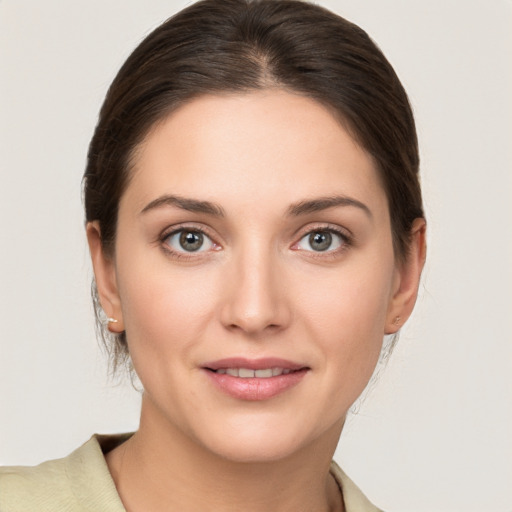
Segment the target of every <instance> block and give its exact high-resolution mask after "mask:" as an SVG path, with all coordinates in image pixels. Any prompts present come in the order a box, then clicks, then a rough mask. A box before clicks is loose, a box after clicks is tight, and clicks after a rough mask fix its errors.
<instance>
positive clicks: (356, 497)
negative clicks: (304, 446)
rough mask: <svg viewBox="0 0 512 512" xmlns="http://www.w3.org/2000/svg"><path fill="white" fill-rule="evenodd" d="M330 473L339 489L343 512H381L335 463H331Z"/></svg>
mask: <svg viewBox="0 0 512 512" xmlns="http://www.w3.org/2000/svg"><path fill="white" fill-rule="evenodd" d="M330 471H331V475H332V476H333V477H334V479H335V480H336V483H337V484H338V486H339V487H340V489H341V492H342V495H343V502H344V504H345V512H382V510H380V509H379V508H377V507H376V506H375V505H373V504H372V503H371V502H370V501H369V500H368V498H367V497H366V496H365V495H364V494H363V493H362V491H361V490H360V489H359V487H357V485H356V484H355V483H354V482H353V481H352V480H351V479H350V478H349V477H348V476H347V475H346V474H345V473H344V472H343V470H342V469H341V468H340V467H339V466H338V464H336V462H334V461H332V463H331V470H330Z"/></svg>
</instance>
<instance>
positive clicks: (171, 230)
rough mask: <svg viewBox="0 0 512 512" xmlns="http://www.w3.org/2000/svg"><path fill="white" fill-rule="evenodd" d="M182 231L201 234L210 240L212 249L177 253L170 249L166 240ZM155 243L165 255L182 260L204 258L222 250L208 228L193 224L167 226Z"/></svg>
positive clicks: (184, 223)
mask: <svg viewBox="0 0 512 512" xmlns="http://www.w3.org/2000/svg"><path fill="white" fill-rule="evenodd" d="M182 231H190V232H197V233H201V234H202V235H203V236H204V237H206V238H208V239H209V240H210V242H211V243H212V244H213V247H212V248H210V249H209V250H206V251H201V250H199V251H191V252H188V251H178V250H176V249H174V248H172V247H171V246H170V245H169V244H168V243H166V240H168V239H169V237H171V236H172V235H175V234H177V233H180V232H182ZM157 242H158V243H159V245H160V246H161V247H162V250H164V251H165V252H166V253H167V254H169V255H171V256H173V257H175V258H182V259H191V258H198V257H204V256H206V255H207V254H208V253H210V252H215V251H219V250H220V249H222V246H221V245H220V244H219V243H218V242H217V241H216V237H215V236H214V235H212V234H211V233H210V230H209V229H208V228H206V227H205V226H204V225H199V224H196V223H194V222H183V223H179V224H175V225H172V226H168V227H167V228H166V229H164V230H163V231H162V232H161V234H160V235H159V236H158V240H157Z"/></svg>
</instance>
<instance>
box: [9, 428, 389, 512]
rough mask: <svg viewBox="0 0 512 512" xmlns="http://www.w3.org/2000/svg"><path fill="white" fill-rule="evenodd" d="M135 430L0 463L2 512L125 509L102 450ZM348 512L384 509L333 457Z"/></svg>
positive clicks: (122, 511)
mask: <svg viewBox="0 0 512 512" xmlns="http://www.w3.org/2000/svg"><path fill="white" fill-rule="evenodd" d="M130 435H131V434H122V435H116V436H104V435H95V436H93V437H92V438H91V439H90V440H89V441H87V442H86V443H85V444H84V445H82V446H81V447H80V448H78V449H77V450H75V451H74V452H73V453H71V454H70V455H68V456H67V457H64V458H63V459H57V460H50V461H48V462H43V463H42V464H40V465H39V466H34V467H23V466H11V467H4V468H0V511H1V512H36V511H37V512H85V511H88V512H126V510H125V508H124V507H123V504H122V502H121V498H120V497H119V494H118V493H117V490H116V486H115V484H114V481H113V480H112V477H111V475H110V473H109V470H108V467H107V464H106V462H105V457H104V454H105V453H107V452H109V451H110V450H112V449H113V448H114V447H116V446H118V445H119V444H121V443H122V442H123V441H125V440H126V439H128V437H130ZM331 473H332V475H333V476H334V478H335V479H336V481H337V482H338V485H339V486H340V487H341V489H342V490H343V499H344V501H345V509H346V512H380V511H379V509H377V508H375V507H374V506H373V505H372V504H371V503H370V502H369V501H368V500H367V499H366V497H365V496H364V495H363V493H362V492H361V491H360V490H359V489H358V488H357V486H356V485H355V484H354V483H353V482H352V481H351V480H350V479H349V478H348V477H347V476H346V475H345V474H344V473H343V471H342V470H341V469H340V468H339V467H338V465H337V464H336V463H335V462H333V463H332V466H331Z"/></svg>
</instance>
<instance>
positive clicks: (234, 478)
mask: <svg viewBox="0 0 512 512" xmlns="http://www.w3.org/2000/svg"><path fill="white" fill-rule="evenodd" d="M150 408H151V404H148V403H147V401H146V400H143V407H142V415H141V424H140V428H139V430H138V431H137V432H136V433H135V434H134V435H133V437H131V438H130V439H129V440H128V441H126V442H125V443H124V444H122V445H121V446H119V447H118V448H117V449H115V450H114V451H112V452H110V453H109V454H108V455H107V463H108V465H109V469H110V471H111V473H112V476H113V478H114V481H115V483H116V487H117V490H118V492H119V494H120V496H121V499H122V501H123V504H124V506H125V508H126V510H127V512H139V511H143V510H153V511H155V512H158V511H160V510H162V511H163V510H166V511H167V510H174V509H176V510H180V511H181V512H192V511H194V512H195V511H198V510H208V511H211V512H224V511H227V510H244V511H245V512H263V511H265V512H267V511H268V510H272V511H275V512H285V511H286V512H288V511H292V510H293V511H294V512H297V511H304V512H306V511H315V512H320V511H325V512H327V511H332V512H334V511H336V512H338V511H340V510H342V509H343V505H342V503H341V501H342V500H341V498H340V490H339V488H338V486H337V484H336V482H335V481H334V479H333V477H332V476H331V475H330V474H329V467H330V462H331V458H332V455H333V453H334V450H335V448H336V444H337V441H338V438H339V435H340V432H341V427H342V425H336V426H335V428H333V429H332V432H327V433H326V434H325V435H324V436H322V437H321V439H319V440H316V441H314V442H313V443H311V444H310V445H308V446H305V447H303V448H301V449H300V450H299V451H298V452H296V453H293V454H291V455H289V456H287V457H284V458H280V459H278V460H271V461H263V462H261V461H258V462H239V461H233V460H229V459H227V458H223V457H221V456H219V455H218V454H216V453H213V452H211V451H210V450H208V449H207V448H205V447H204V446H202V445H201V444H199V443H198V442H197V441H196V440H195V439H192V438H191V437H189V436H188V435H186V434H184V433H183V432H182V431H181V430H179V429H178V428H176V427H175V426H174V425H170V424H169V423H166V422H159V421H155V420H154V415H151V414H149V413H148V409H150Z"/></svg>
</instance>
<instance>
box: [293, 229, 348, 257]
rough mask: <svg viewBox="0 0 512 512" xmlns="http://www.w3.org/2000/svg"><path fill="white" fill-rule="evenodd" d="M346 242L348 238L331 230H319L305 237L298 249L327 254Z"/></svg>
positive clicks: (299, 243) (300, 241)
mask: <svg viewBox="0 0 512 512" xmlns="http://www.w3.org/2000/svg"><path fill="white" fill-rule="evenodd" d="M346 242H347V240H346V237H345V236H344V235H342V234H341V233H337V232H336V231H333V230H330V229H317V230H315V231H311V232H310V233H308V234H307V235H305V236H303V237H302V238H301V239H300V240H299V242H298V244H297V245H296V247H297V249H300V250H303V251H314V252H327V251H335V250H336V249H339V248H340V247H341V246H342V245H343V244H344V243H346Z"/></svg>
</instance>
